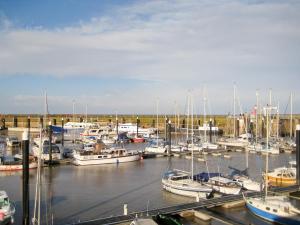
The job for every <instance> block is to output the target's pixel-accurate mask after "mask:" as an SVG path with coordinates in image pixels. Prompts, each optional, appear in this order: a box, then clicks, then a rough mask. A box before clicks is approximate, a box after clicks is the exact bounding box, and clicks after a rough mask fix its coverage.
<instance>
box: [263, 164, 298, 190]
mask: <svg viewBox="0 0 300 225" xmlns="http://www.w3.org/2000/svg"><path fill="white" fill-rule="evenodd" d="M289 164H290V167H278V168H275V169H274V171H272V172H268V173H267V178H268V181H269V182H270V183H271V184H272V185H275V186H288V185H293V184H296V182H297V176H296V161H291V162H289Z"/></svg>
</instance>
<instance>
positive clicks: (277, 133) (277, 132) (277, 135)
mask: <svg viewBox="0 0 300 225" xmlns="http://www.w3.org/2000/svg"><path fill="white" fill-rule="evenodd" d="M279 122H280V119H279V102H278V104H277V131H276V137H277V140H278V139H279Z"/></svg>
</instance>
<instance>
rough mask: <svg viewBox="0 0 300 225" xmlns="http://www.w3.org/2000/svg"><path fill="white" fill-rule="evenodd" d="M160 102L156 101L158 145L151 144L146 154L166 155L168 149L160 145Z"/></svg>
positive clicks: (146, 149)
mask: <svg viewBox="0 0 300 225" xmlns="http://www.w3.org/2000/svg"><path fill="white" fill-rule="evenodd" d="M158 103H159V102H158V100H157V101H156V130H157V134H156V143H155V144H150V145H149V146H147V147H146V148H145V152H149V153H158V154H164V153H166V152H167V148H166V147H165V146H163V145H160V144H159V136H158Z"/></svg>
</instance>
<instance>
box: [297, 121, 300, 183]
mask: <svg viewBox="0 0 300 225" xmlns="http://www.w3.org/2000/svg"><path fill="white" fill-rule="evenodd" d="M296 165H297V171H296V175H297V184H298V185H300V124H297V126H296Z"/></svg>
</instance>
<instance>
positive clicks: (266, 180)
mask: <svg viewBox="0 0 300 225" xmlns="http://www.w3.org/2000/svg"><path fill="white" fill-rule="evenodd" d="M269 109H270V108H269V107H266V117H267V149H266V153H267V154H266V171H265V198H266V197H267V194H268V170H269V168H268V167H269Z"/></svg>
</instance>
